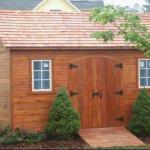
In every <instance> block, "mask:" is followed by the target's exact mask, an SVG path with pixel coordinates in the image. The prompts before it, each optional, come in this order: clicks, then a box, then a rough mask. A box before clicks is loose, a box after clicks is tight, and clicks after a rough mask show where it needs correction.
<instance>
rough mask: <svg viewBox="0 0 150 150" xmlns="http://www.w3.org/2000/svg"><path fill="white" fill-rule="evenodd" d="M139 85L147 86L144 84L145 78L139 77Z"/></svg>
mask: <svg viewBox="0 0 150 150" xmlns="http://www.w3.org/2000/svg"><path fill="white" fill-rule="evenodd" d="M140 85H141V86H147V84H146V78H141V79H140Z"/></svg>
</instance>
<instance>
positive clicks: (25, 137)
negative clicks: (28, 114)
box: [0, 126, 45, 145]
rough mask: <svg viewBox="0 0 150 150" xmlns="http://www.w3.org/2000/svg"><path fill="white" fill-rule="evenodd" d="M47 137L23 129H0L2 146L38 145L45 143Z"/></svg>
mask: <svg viewBox="0 0 150 150" xmlns="http://www.w3.org/2000/svg"><path fill="white" fill-rule="evenodd" d="M44 139H45V135H44V134H43V133H31V132H27V131H25V130H22V129H16V130H14V131H13V130H12V129H11V128H10V127H9V126H6V127H3V128H0V144H4V145H8V144H16V143H23V142H25V143H28V144H32V143H36V142H40V141H43V140H44Z"/></svg>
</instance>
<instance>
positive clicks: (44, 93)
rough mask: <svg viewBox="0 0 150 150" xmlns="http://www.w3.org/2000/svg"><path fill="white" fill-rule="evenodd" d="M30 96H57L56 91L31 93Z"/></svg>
mask: <svg viewBox="0 0 150 150" xmlns="http://www.w3.org/2000/svg"><path fill="white" fill-rule="evenodd" d="M28 94H30V95H51V94H56V92H55V91H31V92H29V93H28Z"/></svg>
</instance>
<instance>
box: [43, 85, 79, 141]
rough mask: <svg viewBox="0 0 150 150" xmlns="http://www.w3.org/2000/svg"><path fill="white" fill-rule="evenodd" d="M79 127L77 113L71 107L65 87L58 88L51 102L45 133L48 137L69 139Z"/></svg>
mask: <svg viewBox="0 0 150 150" xmlns="http://www.w3.org/2000/svg"><path fill="white" fill-rule="evenodd" d="M79 128H80V119H79V114H78V113H77V112H76V110H75V109H74V108H73V107H72V102H71V100H70V99H69V97H68V94H67V91H66V89H65V88H60V89H59V90H58V93H57V95H56V98H55V101H54V102H53V104H52V108H51V111H50V114H49V120H48V124H47V126H46V128H45V133H46V135H47V137H48V138H57V139H60V140H63V139H70V138H71V137H73V136H74V135H76V133H77V131H78V130H79Z"/></svg>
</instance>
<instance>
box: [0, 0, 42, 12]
mask: <svg viewBox="0 0 150 150" xmlns="http://www.w3.org/2000/svg"><path fill="white" fill-rule="evenodd" d="M41 1H42V0H0V9H3V10H32V9H33V8H35V7H36V6H37V5H38V4H39V3H40V2H41Z"/></svg>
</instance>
